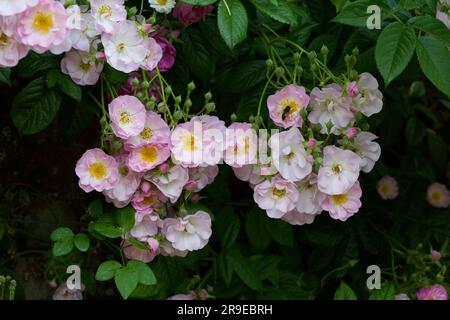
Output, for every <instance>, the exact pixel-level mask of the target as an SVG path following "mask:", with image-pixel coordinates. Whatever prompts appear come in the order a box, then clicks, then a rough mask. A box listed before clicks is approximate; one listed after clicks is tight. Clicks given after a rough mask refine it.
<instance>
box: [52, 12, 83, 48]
mask: <svg viewBox="0 0 450 320" xmlns="http://www.w3.org/2000/svg"><path fill="white" fill-rule="evenodd" d="M66 16H67V19H66V31H67V33H66V36H65V37H64V40H63V41H62V42H61V43H58V44H55V45H52V46H51V47H50V48H49V50H50V52H51V53H53V54H55V55H59V54H61V53H63V52H67V51H70V49H72V46H73V44H72V32H76V33H79V32H80V29H81V9H80V7H79V6H78V5H71V6H69V7H67V8H66Z"/></svg>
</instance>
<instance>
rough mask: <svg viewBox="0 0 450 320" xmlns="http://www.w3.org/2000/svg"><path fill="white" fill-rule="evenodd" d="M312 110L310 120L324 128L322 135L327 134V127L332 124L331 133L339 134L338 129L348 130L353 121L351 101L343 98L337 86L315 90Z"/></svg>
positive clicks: (312, 92)
mask: <svg viewBox="0 0 450 320" xmlns="http://www.w3.org/2000/svg"><path fill="white" fill-rule="evenodd" d="M310 96H311V105H312V110H311V112H310V113H309V115H308V120H309V121H310V122H311V123H313V124H320V125H321V126H322V130H321V132H322V133H327V125H328V124H329V123H330V124H331V128H330V132H331V133H337V129H344V128H346V127H347V126H348V125H349V124H350V123H351V122H352V121H353V120H354V117H353V113H352V112H351V110H350V105H351V99H350V98H349V97H344V96H342V88H341V87H340V86H339V85H337V84H330V85H327V86H325V87H323V88H322V89H318V88H314V89H313V90H312V91H311V95H310Z"/></svg>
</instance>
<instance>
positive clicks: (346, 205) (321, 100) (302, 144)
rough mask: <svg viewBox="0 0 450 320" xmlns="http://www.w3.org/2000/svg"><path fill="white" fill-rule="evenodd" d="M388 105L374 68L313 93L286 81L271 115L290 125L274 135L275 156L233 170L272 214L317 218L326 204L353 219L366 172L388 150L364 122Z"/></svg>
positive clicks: (296, 219)
mask: <svg viewBox="0 0 450 320" xmlns="http://www.w3.org/2000/svg"><path fill="white" fill-rule="evenodd" d="M382 104H383V103H382V94H381V92H380V91H379V90H378V82H377V80H376V79H375V78H374V77H373V76H372V75H370V74H368V73H363V74H361V75H359V76H358V79H357V80H356V81H352V82H350V81H347V83H346V84H344V85H339V84H329V85H325V86H324V87H322V88H314V89H313V90H312V91H311V92H310V94H309V95H308V94H307V93H306V90H305V88H304V87H301V86H298V85H294V84H291V85H288V86H285V87H284V88H282V89H281V90H279V91H277V92H276V93H275V94H273V95H271V96H269V97H268V99H267V106H268V109H269V115H270V118H271V119H272V121H273V123H274V124H275V125H276V126H277V127H278V128H280V129H285V130H283V131H281V132H276V133H274V134H272V135H271V137H270V139H269V142H268V146H269V149H270V159H269V160H270V161H266V162H265V163H263V164H261V161H260V163H258V164H253V165H245V166H234V167H233V170H234V172H235V174H236V176H237V177H238V178H239V179H241V180H243V181H248V182H249V184H250V186H251V187H252V188H253V190H254V200H255V202H256V203H257V204H258V206H259V207H260V208H261V209H263V210H265V211H266V212H267V215H268V216H269V217H271V218H276V219H280V218H281V219H283V220H285V221H287V222H289V223H291V224H294V225H303V224H310V223H312V222H313V220H314V217H315V216H316V215H318V214H320V213H321V212H322V211H323V210H325V211H327V212H328V213H329V215H330V216H331V217H332V218H333V219H338V220H341V221H345V220H347V219H348V218H349V217H351V216H353V215H354V214H355V213H356V212H358V210H359V208H360V207H361V195H362V191H361V187H360V184H359V182H358V177H359V175H360V172H361V171H363V172H370V171H371V170H372V168H373V167H374V165H375V162H376V161H377V160H378V159H379V157H380V154H381V149H380V146H379V145H378V143H376V142H375V141H374V140H375V139H376V138H377V137H376V136H375V135H374V134H372V133H371V132H368V131H364V130H362V129H361V128H359V127H358V125H359V123H360V122H361V121H360V120H361V119H363V117H364V116H365V117H370V116H371V115H373V114H375V113H377V112H380V110H381V108H382Z"/></svg>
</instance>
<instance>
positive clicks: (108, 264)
mask: <svg viewBox="0 0 450 320" xmlns="http://www.w3.org/2000/svg"><path fill="white" fill-rule="evenodd" d="M120 268H122V265H121V264H120V263H119V262H117V261H115V260H108V261H105V262H102V264H101V265H100V266H99V267H98V269H97V272H96V273H95V280H98V281H106V280H110V279H112V278H113V277H114V275H115V274H116V271H117V270H119V269H120Z"/></svg>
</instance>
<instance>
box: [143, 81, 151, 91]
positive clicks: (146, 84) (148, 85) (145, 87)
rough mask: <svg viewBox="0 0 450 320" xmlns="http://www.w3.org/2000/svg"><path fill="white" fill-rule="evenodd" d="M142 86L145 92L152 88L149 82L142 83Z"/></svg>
mask: <svg viewBox="0 0 450 320" xmlns="http://www.w3.org/2000/svg"><path fill="white" fill-rule="evenodd" d="M141 86H142V88H143V89H144V90H146V89H148V87H150V84H149V83H148V81H142V83H141Z"/></svg>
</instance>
